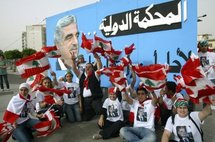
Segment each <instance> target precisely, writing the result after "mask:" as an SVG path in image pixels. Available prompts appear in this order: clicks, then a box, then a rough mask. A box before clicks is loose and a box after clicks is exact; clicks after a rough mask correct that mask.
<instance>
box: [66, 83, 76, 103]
mask: <svg viewBox="0 0 215 142" xmlns="http://www.w3.org/2000/svg"><path fill="white" fill-rule="evenodd" d="M64 86H65V87H66V89H68V90H71V91H72V93H71V94H65V93H64V94H63V99H64V103H66V104H75V103H77V102H78V101H79V100H78V97H79V94H80V89H79V85H78V84H77V83H75V82H71V83H69V82H65V83H64Z"/></svg>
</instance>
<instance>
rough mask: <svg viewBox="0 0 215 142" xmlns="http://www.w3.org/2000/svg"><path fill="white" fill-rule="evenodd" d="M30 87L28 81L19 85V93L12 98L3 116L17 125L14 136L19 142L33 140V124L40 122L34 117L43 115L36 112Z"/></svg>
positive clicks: (5, 119)
mask: <svg viewBox="0 0 215 142" xmlns="http://www.w3.org/2000/svg"><path fill="white" fill-rule="evenodd" d="M29 89H30V86H29V85H28V84H27V83H22V84H21V85H20V86H19V93H18V94H17V95H16V96H13V98H12V99H11V100H10V102H9V104H8V107H7V111H6V112H5V114H4V117H3V120H4V121H6V122H8V123H11V124H13V125H14V126H15V129H14V131H13V134H12V136H13V138H15V139H16V140H17V141H19V142H31V141H32V140H33V135H32V132H33V131H34V129H33V126H34V125H36V124H37V123H39V122H40V121H39V120H38V119H36V118H35V119H33V117H38V118H41V117H42V114H37V113H35V112H36V111H35V106H34V103H33V100H32V96H31V95H30V94H29ZM30 116H31V117H30ZM32 116H33V117H32Z"/></svg>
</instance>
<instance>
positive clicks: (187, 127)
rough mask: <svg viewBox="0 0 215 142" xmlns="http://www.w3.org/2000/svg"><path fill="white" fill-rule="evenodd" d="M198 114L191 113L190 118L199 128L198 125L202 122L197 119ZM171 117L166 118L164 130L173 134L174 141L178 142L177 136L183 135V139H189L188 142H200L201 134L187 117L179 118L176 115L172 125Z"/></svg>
mask: <svg viewBox="0 0 215 142" xmlns="http://www.w3.org/2000/svg"><path fill="white" fill-rule="evenodd" d="M198 114H199V112H191V113H190V116H191V118H192V119H193V120H194V121H195V122H196V124H197V125H198V127H199V128H200V124H202V122H201V120H200V119H199V116H198ZM171 117H172V116H170V117H169V118H168V120H167V123H166V126H165V129H166V130H168V131H169V132H170V133H173V134H174V138H175V140H176V141H179V140H180V138H179V136H180V135H183V137H184V139H185V138H186V139H189V141H190V142H202V139H201V134H200V133H199V131H198V129H197V128H196V126H195V124H194V123H193V122H192V120H190V119H189V116H187V117H185V118H181V117H179V115H178V114H176V115H175V118H174V125H173V124H172V118H171Z"/></svg>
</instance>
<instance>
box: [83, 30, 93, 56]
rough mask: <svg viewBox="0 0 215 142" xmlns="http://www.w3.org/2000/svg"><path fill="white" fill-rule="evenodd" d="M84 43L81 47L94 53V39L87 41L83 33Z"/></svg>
mask: <svg viewBox="0 0 215 142" xmlns="http://www.w3.org/2000/svg"><path fill="white" fill-rule="evenodd" d="M81 38H82V43H81V47H82V48H83V49H85V50H86V51H87V52H90V53H91V52H92V51H93V46H92V44H93V40H92V39H87V38H86V36H85V35H84V33H82V37H81Z"/></svg>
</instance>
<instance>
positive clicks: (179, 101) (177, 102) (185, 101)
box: [175, 98, 189, 108]
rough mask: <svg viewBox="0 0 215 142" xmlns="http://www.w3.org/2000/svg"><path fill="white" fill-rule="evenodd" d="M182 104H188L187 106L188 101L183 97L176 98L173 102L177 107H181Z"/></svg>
mask: <svg viewBox="0 0 215 142" xmlns="http://www.w3.org/2000/svg"><path fill="white" fill-rule="evenodd" d="M182 106H186V107H188V106H189V104H188V101H187V100H185V99H181V98H179V99H178V100H176V102H175V107H176V108H177V107H182Z"/></svg>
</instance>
